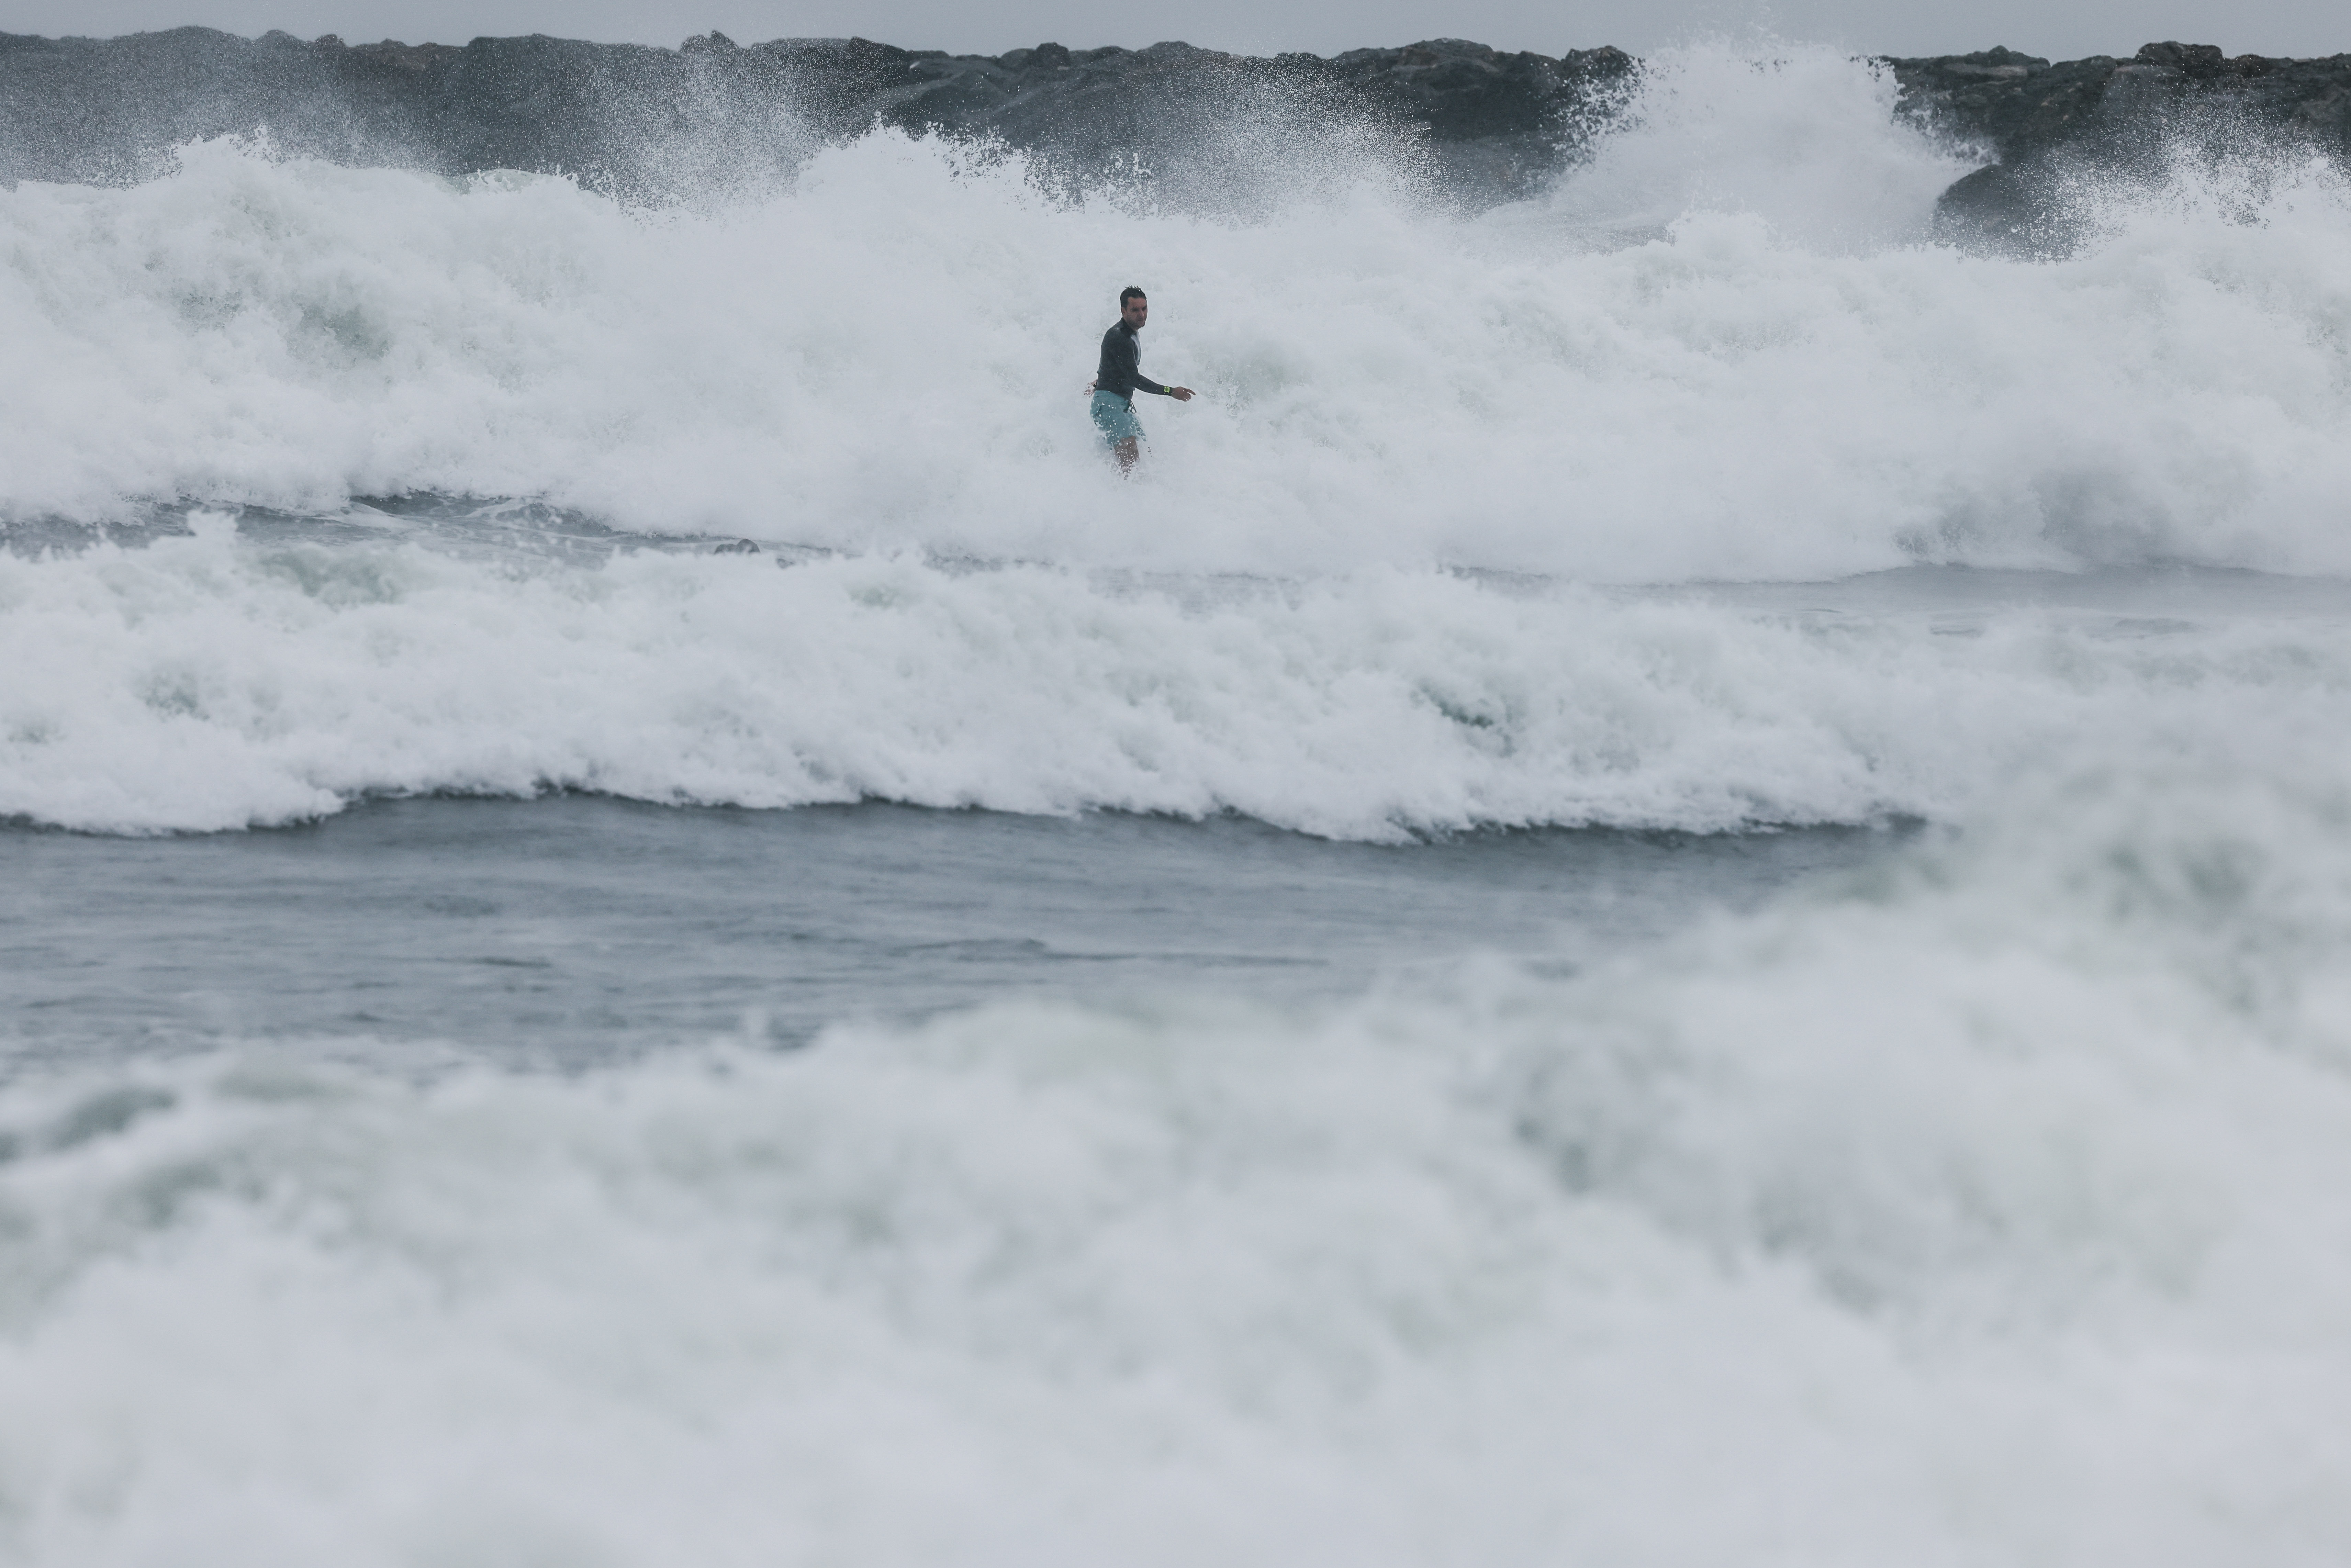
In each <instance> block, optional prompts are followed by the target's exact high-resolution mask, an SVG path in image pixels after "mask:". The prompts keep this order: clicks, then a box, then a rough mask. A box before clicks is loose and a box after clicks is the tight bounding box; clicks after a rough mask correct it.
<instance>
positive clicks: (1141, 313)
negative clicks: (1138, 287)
mask: <svg viewBox="0 0 2351 1568" xmlns="http://www.w3.org/2000/svg"><path fill="white" fill-rule="evenodd" d="M1119 314H1120V315H1122V316H1123V317H1125V318H1126V324H1127V325H1128V326H1130V327H1134V328H1137V329H1140V328H1141V327H1142V325H1143V324H1144V322H1145V321H1148V320H1149V319H1151V301H1150V300H1148V299H1144V298H1140V297H1138V298H1134V299H1130V300H1128V301H1127V302H1126V304H1125V306H1124V308H1122V309H1121V310H1120V311H1119Z"/></svg>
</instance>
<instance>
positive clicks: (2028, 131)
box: [1883, 43, 2351, 252]
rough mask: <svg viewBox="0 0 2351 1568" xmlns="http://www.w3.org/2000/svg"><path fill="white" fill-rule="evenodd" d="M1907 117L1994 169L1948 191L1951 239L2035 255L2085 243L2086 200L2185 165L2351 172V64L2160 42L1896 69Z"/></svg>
mask: <svg viewBox="0 0 2351 1568" xmlns="http://www.w3.org/2000/svg"><path fill="white" fill-rule="evenodd" d="M1883 64H1884V65H1885V67H1886V68H1887V69H1890V70H1891V71H1892V72H1893V73H1894V76H1895V78H1896V81H1897V82H1898V83H1899V84H1900V88H1901V96H1900V99H1899V112H1900V113H1902V114H1904V115H1906V116H1907V117H1909V118H1910V119H1912V120H1914V121H1916V122H1917V123H1919V124H1922V125H1925V126H1927V127H1928V128H1929V129H1931V130H1933V131H1936V132H1937V133H1938V134H1940V135H1943V136H1947V137H1949V138H1952V139H1954V140H1956V141H1961V142H1964V143H1967V144H1970V145H1972V146H1974V147H1977V148H1979V149H1980V150H1981V151H1982V152H1985V153H1987V154H1988V155H1990V156H1991V159H1992V160H1993V161H1992V162H1990V163H1988V164H1987V165H1986V166H1985V167H1983V168H1981V169H1979V170H1977V171H1976V172H1974V173H1972V174H1970V175H1968V176H1966V177H1965V178H1964V179H1961V180H1959V182H1958V183H1955V184H1953V185H1952V186H1951V187H1950V189H1949V190H1948V191H1946V192H1945V193H1944V194H1943V197H1942V200H1941V203H1940V204H1939V206H1938V222H1939V224H1940V226H1941V227H1942V229H1943V230H1944V232H1945V234H1946V235H1948V236H1949V237H1952V238H1955V239H1960V240H1963V241H1970V242H1981V241H1990V242H1992V243H1995V244H1998V245H2001V246H2006V247H2010V248H2014V249H2019V250H2023V251H2027V252H2056V251H2062V250H2064V249H2065V248H2067V247H2068V246H2072V245H2073V244H2074V243H2075V242H2076V241H2077V240H2078V239H2079V238H2080V236H2081V235H2082V233H2083V231H2084V227H2085V211H2084V204H2083V202H2082V201H2081V200H2080V199H2079V198H2080V197H2081V196H2082V195H2083V194H2085V193H2088V192H2092V191H2096V190H2100V189H2108V190H2111V189H2114V188H2116V187H2117V186H2121V187H2129V186H2133V185H2138V186H2145V185H2150V184H2153V183H2158V182H2160V181H2161V180H2163V179H2164V178H2166V177H2167V176H2168V174H2169V173H2170V172H2173V171H2174V170H2176V169H2177V168H2179V166H2180V164H2182V163H2183V162H2189V163H2194V162H2205V163H2215V162H2220V161H2224V160H2241V159H2244V158H2246V157H2247V155H2251V156H2252V160H2253V162H2254V166H2255V167H2259V166H2261V165H2262V164H2263V163H2267V164H2270V165H2274V163H2275V162H2276V161H2277V159H2278V158H2280V157H2283V158H2286V159H2293V158H2297V157H2307V156H2310V155H2312V154H2318V155H2321V156H2325V157H2327V158H2331V159H2334V160H2335V161H2336V162H2343V163H2346V164H2351V55H2335V56H2333V57H2329V58H2325V59H2304V60H2295V59H2272V58H2265V57H2262V56H2260V55H2238V56H2235V57H2229V56H2226V55H2224V54H2223V53H2222V52H2221V51H2220V48H2219V47H2215V46H2213V45H2210V44H2178V43H2161V44H2149V45H2147V46H2146V47H2144V48H2142V49H2140V50H2139V51H2138V53H2137V54H2136V55H2134V56H2132V57H2130V58H2129V59H2116V58H2115V57H2111V56H2106V55H2098V56H2094V57H2091V58H2088V59H2081V60H2061V61H2057V62H2054V63H2052V62H2051V61H2048V60H2044V59H2041V58H2038V57H2034V56H2032V55H2021V54H2018V53H2016V52H2015V51H2014V50H2011V49H2005V48H1999V49H1989V50H1986V51H1984V52H1982V53H1980V54H1972V55H1947V56H1943V57H1938V58H1932V59H1887V60H1886V61H1884V62H1883Z"/></svg>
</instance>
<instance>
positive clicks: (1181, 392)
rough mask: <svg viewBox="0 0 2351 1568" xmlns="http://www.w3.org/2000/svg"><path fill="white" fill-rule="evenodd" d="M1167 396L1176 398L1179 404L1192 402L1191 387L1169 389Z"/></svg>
mask: <svg viewBox="0 0 2351 1568" xmlns="http://www.w3.org/2000/svg"><path fill="white" fill-rule="evenodd" d="M1167 395H1168V396H1169V397H1172V398H1174V399H1175V401H1176V402H1191V401H1192V389H1191V388H1190V387H1169V388H1168V389H1167Z"/></svg>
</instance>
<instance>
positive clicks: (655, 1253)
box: [0, 759, 2351, 1568]
mask: <svg viewBox="0 0 2351 1568" xmlns="http://www.w3.org/2000/svg"><path fill="white" fill-rule="evenodd" d="M2272 760H2275V759H2272ZM2284 771H2285V770H2276V771H2264V772H2262V773H2248V772H2247V771H2245V770H2244V769H2242V768H2236V767H2232V766H2229V765H2225V764H2211V763H2207V762H2191V763H2183V764H2180V765H2179V766H2176V767H2173V768H2148V769H2142V770H2140V771H2139V772H2137V774H2136V775H2135V776H2120V775H2116V774H2112V773H2100V772H2098V771H2095V770H2093V771H2090V772H2085V773H2082V774H2078V775H2075V776H2074V777H2072V778H2070V779H2065V780H2063V781H2061V782H2060V783H2059V784H2057V785H2055V786H2053V787H2051V788H2049V789H2045V790H2038V791H2034V792H2032V794H2031V796H2030V797H2029V798H2027V799H2023V800H2017V801H2014V802H2011V804H2010V806H2009V807H2007V808H2004V809H2003V810H2002V811H2001V812H2000V813H1998V814H1996V815H1995V816H1994V817H1992V818H1991V819H1988V820H1985V821H1980V822H1978V823H1977V824H1976V831H1974V832H1973V833H1971V834H1970V836H1969V837H1968V838H1967V839H1966V840H1965V841H1959V842H1955V843H1949V844H1945V845H1941V846H1938V847H1929V848H1928V849H1927V850H1925V851H1923V852H1919V853H1917V855H1915V856H1914V857H1913V858H1911V859H1910V860H1908V861H1906V862H1903V863H1901V864H1899V865H1897V866H1896V867H1893V868H1891V869H1889V870H1887V871H1885V872H1883V873H1878V874H1876V875H1873V876H1871V877H1867V878H1864V879H1861V880H1858V881H1855V882H1853V883H1847V884H1844V885H1843V886H1840V887H1836V888H1831V889H1827V890H1823V891H1822V892H1820V893H1818V894H1814V895H1812V896H1810V897H1806V898H1801V899H1799V900H1797V901H1795V902H1793V903H1791V904H1783V905H1782V906H1781V907H1779V908H1777V909H1774V910H1771V911H1767V912H1765V913H1764V914H1762V915H1758V916H1753V917H1749V918H1747V919H1745V920H1741V921H1726V922H1723V923H1719V924H1717V925H1711V926H1709V927H1707V928H1706V929H1703V930H1701V931H1699V932H1698V933H1697V934H1696V935H1694V936H1691V937H1689V938H1687V940H1684V941H1682V942H1680V943H1678V944H1677V945H1675V946H1671V947H1669V948H1667V949H1665V950H1663V951H1659V952H1655V953H1652V954H1649V955H1647V956H1639V957H1635V958H1630V959H1626V960H1624V961H1621V962H1619V963H1618V964H1616V965H1614V967H1609V968H1606V969H1604V970H1601V971H1597V972H1594V973H1593V974H1590V975H1587V976H1585V977H1582V978H1578V979H1573V980H1565V981H1562V980H1556V979H1552V980H1545V979H1540V978H1536V977H1529V976H1524V975H1517V974H1512V973H1509V972H1504V971H1481V970H1477V969H1474V968H1473V969H1471V970H1469V971H1468V972H1465V973H1463V974H1461V975H1460V976H1458V977H1457V978H1456V979H1455V980H1453V981H1452V982H1450V983H1448V984H1447V985H1445V986H1444V987H1442V988H1437V989H1433V990H1428V991H1415V992H1410V993H1404V994H1392V995H1387V996H1383V997H1378V998H1371V999H1369V1000H1367V1001H1365V1002H1364V1003H1363V1004H1361V1005H1356V1006H1350V1007H1343V1008H1339V1009H1335V1010H1328V1011H1322V1012H1318V1013H1314V1014H1311V1015H1305V1016H1286V1015H1280V1014H1269V1013H1266V1012H1262V1011H1256V1010H1250V1009H1238V1008H1217V1007H1213V1006H1208V1005H1205V1004H1204V1005H1194V1006H1188V1007H1175V1008H1166V1007H1163V1008H1157V1009H1130V1010H1125V1011H1102V1010H1080V1009H1068V1008H1050V1007H1042V1006H1027V1007H998V1008H992V1009H984V1010H981V1011H979V1012H977V1013H972V1014H967V1015H963V1016H959V1017H956V1018H954V1019H947V1020H945V1021H942V1022H940V1023H937V1024H935V1025H934V1026H931V1027H929V1028H927V1029H925V1030H918V1031H914V1032H911V1033H888V1032H877V1031H873V1030H841V1031H836V1032H834V1033H833V1034H831V1035H830V1036H828V1037H826V1038H825V1039H824V1040H821V1041H820V1042H819V1044H818V1045H817V1046H816V1047H814V1048H813V1049H811V1050H810V1051H805V1052H803V1053H800V1054H798V1055H794V1056H790V1057H785V1058H776V1057H769V1056H759V1055H750V1054H743V1053H727V1052H724V1051H722V1052H720V1053H719V1054H718V1055H717V1056H716V1058H714V1059H707V1060H697V1061H680V1060H678V1059H675V1058H672V1059H668V1060H664V1061H658V1062H654V1063H651V1064H647V1065H643V1066H639V1067H635V1068H630V1069H622V1070H613V1071H603V1072H599V1073H596V1074H593V1075H590V1076H589V1077H586V1078H584V1079H579V1080H552V1079H535V1078H528V1077H517V1076H512V1075H500V1074H493V1073H489V1072H486V1071H485V1072H479V1073H470V1074H467V1073H461V1074H459V1075H458V1076H456V1077H455V1078H454V1079H450V1080H447V1081H444V1082H440V1083H439V1084H438V1085H437V1086H431V1087H423V1088H418V1087H412V1086H402V1085H401V1084H398V1083H393V1082H383V1081H379V1080H372V1079H369V1078H366V1077H361V1076H350V1075H346V1074H339V1073H336V1072H331V1071H319V1070H316V1069H311V1068H305V1067H301V1066H298V1065H295V1064H293V1063H292V1062H291V1061H283V1060H277V1059H269V1058H256V1059H250V1060H245V1061H237V1060H227V1061H204V1062H196V1063H183V1064H181V1065H179V1066H177V1067H163V1066H154V1067H150V1068H147V1069H145V1070H141V1071H135V1072H132V1073H130V1074H128V1075H123V1076H117V1077H112V1078H102V1079H84V1080H65V1081H57V1080H52V1081H47V1082H38V1083H26V1082H20V1083H18V1084H17V1085H16V1086H15V1087H13V1088H11V1089H9V1090H7V1091H5V1092H0V1133H5V1135H6V1137H7V1138H8V1139H9V1145H8V1146H9V1148H10V1149H11V1151H12V1153H13V1154H14V1156H15V1157H14V1159H13V1161H12V1162H11V1163H8V1164H6V1165H0V1552H5V1553H7V1554H9V1555H11V1556H12V1557H13V1558H15V1559H16V1560H20V1561H26V1562H37V1563H44V1564H52V1565H57V1568H64V1565H68V1564H79V1563H125V1562H156V1563H180V1562H212V1561H218V1560H221V1559H222V1558H224V1557H233V1558H235V1560H236V1561H237V1562H239V1563H252V1564H256V1568H263V1565H267V1564H274V1563H316V1562H319V1561H321V1560H324V1559H329V1558H331V1559H332V1560H334V1561H336V1562H338V1563H352V1564H371V1563H448V1562H481V1561H498V1562H511V1561H517V1560H536V1559H542V1558H543V1559H546V1560H550V1561H553V1560H560V1561H564V1562H574V1563H576V1562H590V1563H611V1564H627V1563H648V1564H650V1563H674V1562H676V1561H678V1560H679V1559H680V1558H681V1557H687V1558H691V1559H692V1560H693V1561H695V1562H697V1563H712V1564H727V1563H778V1562H783V1563H799V1562H848V1563H863V1564H887V1563H937V1562H939V1561H942V1560H946V1559H952V1560H954V1561H956V1562H960V1563H997V1562H1005V1563H1012V1562H1019V1563H1101V1562H1103V1561H1107V1560H1116V1561H1119V1562H1127V1563H1198V1562H1202V1561H1205V1560H1210V1559H1214V1560H1217V1561H1252V1562H1255V1561H1325V1560H1330V1559H1333V1558H1339V1559H1343V1560H1345V1561H1348V1562H1351V1563H1369V1564H1377V1563H1426V1562H1429V1561H1431V1560H1433V1559H1441V1560H1444V1561H1447V1562H1454V1563H1472V1564H1475V1563H1498V1564H1499V1563H1508V1564H1513V1565H1516V1564H1523V1563H1589V1562H1594V1561H1607V1562H1611V1563H1630V1564H1686V1563H1687V1564H1698V1563H1721V1562H1725V1561H1729V1560H1737V1561H1741V1562H1763V1563H1808V1564H1838V1563H1851V1564H1856V1565H1859V1564H1881V1563H1895V1562H1898V1563H1953V1564H1958V1563H1983V1562H2001V1563H2011V1562H2027V1561H2030V1562H2037V1563H2050V1564H2054V1565H2069V1564H2084V1565H2088V1564H2105V1563H2116V1562H2129V1563H2144V1564H2147V1565H2149V1568H2171V1565H2186V1564H2212V1565H2215V1568H2219V1565H2222V1564H2229V1565H2233V1564H2236V1563H2245V1562H2261V1563H2277V1564H2313V1565H2315V1564H2320V1563H2335V1562H2339V1561H2341V1560H2342V1559H2343V1557H2344V1555H2345V1554H2346V1552H2351V1501H2346V1496H2345V1494H2344V1492H2343V1490H2342V1488H2341V1484H2340V1479H2341V1476H2342V1474H2343V1471H2344V1466H2345V1462H2346V1457H2347V1456H2346V1451H2345V1448H2344V1438H2343V1430H2342V1421H2341V1413H2342V1411H2343V1409H2344V1408H2345V1407H2346V1403H2351V1354H2346V1344H2345V1341H2344V1338H2343V1333H2342V1324H2343V1322H2345V1321H2346V1314H2351V1267H2346V1259H2351V1200H2347V1199H2346V1194H2351V1170H2346V1164H2345V1162H2346V1158H2351V1155H2346V1150H2347V1149H2351V1079H2346V1074H2347V1073H2351V988H2346V980H2345V977H2344V972H2343V970H2342V967H2341V966H2340V965H2339V964H2338V963H2336V962H2335V961H2334V960H2335V956H2337V955H2339V953H2340V952H2341V950H2342V947H2343V945H2344V943H2345V941H2346V938H2351V828H2346V823H2351V802H2346V799H2345V797H2344V794H2343V790H2342V789H2341V786H2340V784H2339V782H2336V781H2329V782H2325V783H2301V784H2285V783H2280V782H2277V781H2276V780H2277V779H2279V778H2280V777H2283V776H2284ZM2338 777H2339V776H2338Z"/></svg>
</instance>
